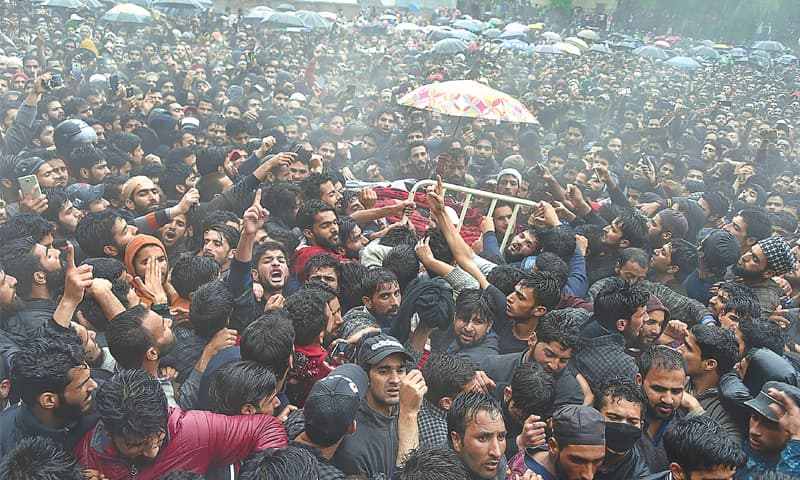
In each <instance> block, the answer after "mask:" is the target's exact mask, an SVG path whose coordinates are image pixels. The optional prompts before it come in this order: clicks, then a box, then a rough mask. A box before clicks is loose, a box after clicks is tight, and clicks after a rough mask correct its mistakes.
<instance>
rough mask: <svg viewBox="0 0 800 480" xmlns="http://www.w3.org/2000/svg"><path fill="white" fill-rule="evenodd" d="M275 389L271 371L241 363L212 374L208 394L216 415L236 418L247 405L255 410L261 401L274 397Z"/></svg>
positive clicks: (227, 366)
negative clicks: (214, 406)
mask: <svg viewBox="0 0 800 480" xmlns="http://www.w3.org/2000/svg"><path fill="white" fill-rule="evenodd" d="M277 385H278V380H277V378H276V377H275V372H273V371H272V369H270V368H269V367H266V366H264V365H261V364H260V363H258V362H253V361H247V360H242V361H239V362H231V363H228V364H227V365H224V366H222V367H220V368H219V369H218V370H217V371H215V372H214V374H213V375H212V377H211V382H210V384H209V386H208V393H209V396H210V397H211V398H213V399H214V402H215V404H216V406H217V409H216V412H217V413H222V414H225V415H239V414H240V413H241V409H242V407H243V406H245V405H247V404H250V405H253V406H254V407H258V404H259V402H261V401H262V400H263V399H264V398H265V397H267V396H269V395H272V394H273V393H275V389H276V388H277ZM259 413H263V412H259Z"/></svg>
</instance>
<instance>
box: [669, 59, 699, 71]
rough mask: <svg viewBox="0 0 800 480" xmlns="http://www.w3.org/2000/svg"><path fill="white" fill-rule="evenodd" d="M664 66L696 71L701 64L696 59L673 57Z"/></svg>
mask: <svg viewBox="0 0 800 480" xmlns="http://www.w3.org/2000/svg"><path fill="white" fill-rule="evenodd" d="M664 65H669V66H670V67H678V68H685V69H687V70H694V69H695V68H698V67H700V63H699V62H698V61H697V60H695V59H694V58H689V57H680V56H678V57H672V58H670V59H669V60H667V61H666V62H664Z"/></svg>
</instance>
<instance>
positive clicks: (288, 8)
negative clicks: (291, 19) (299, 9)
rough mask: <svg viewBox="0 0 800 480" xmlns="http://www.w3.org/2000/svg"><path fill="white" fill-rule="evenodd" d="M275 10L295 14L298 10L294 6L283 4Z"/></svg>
mask: <svg viewBox="0 0 800 480" xmlns="http://www.w3.org/2000/svg"><path fill="white" fill-rule="evenodd" d="M275 10H279V11H281V12H294V11H295V10H296V9H295V8H294V5H292V4H290V3H281V4H280V5H278V6H277V7H275Z"/></svg>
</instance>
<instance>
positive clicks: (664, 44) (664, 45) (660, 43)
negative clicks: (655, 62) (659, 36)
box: [653, 40, 672, 48]
mask: <svg viewBox="0 0 800 480" xmlns="http://www.w3.org/2000/svg"><path fill="white" fill-rule="evenodd" d="M653 45H655V46H656V47H658V48H672V47H671V46H670V44H669V43H667V42H666V41H664V40H659V41H657V42H656V43H654V44H653Z"/></svg>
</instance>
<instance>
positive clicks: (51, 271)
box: [0, 237, 65, 356]
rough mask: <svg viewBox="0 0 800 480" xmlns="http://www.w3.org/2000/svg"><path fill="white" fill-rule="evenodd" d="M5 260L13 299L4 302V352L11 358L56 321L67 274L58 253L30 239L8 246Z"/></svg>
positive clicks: (0, 339) (1, 336) (0, 302)
mask: <svg viewBox="0 0 800 480" xmlns="http://www.w3.org/2000/svg"><path fill="white" fill-rule="evenodd" d="M2 258H3V265H4V266H5V274H4V275H5V282H4V285H5V286H6V287H7V288H8V287H9V285H10V286H11V290H12V295H11V297H10V298H9V299H7V300H6V301H3V299H0V308H1V309H2V310H0V317H2V320H3V324H2V332H0V350H2V352H3V354H4V355H5V356H9V355H10V354H12V353H13V351H14V350H16V348H18V347H19V346H20V345H22V344H23V343H24V342H25V340H26V339H28V338H30V337H31V336H33V335H34V334H35V333H36V332H37V330H38V329H40V328H42V327H43V326H45V325H47V323H48V321H49V320H50V318H52V316H53V313H54V312H55V311H56V307H57V305H58V304H57V302H56V300H57V299H58V296H59V295H60V293H61V292H62V291H63V288H64V274H65V270H64V266H63V265H62V263H61V252H60V251H59V250H58V249H55V248H52V247H45V246H44V245H41V244H39V243H36V242H35V241H34V240H33V239H32V238H30V237H26V238H21V239H18V240H13V241H11V242H9V243H7V244H6V245H4V247H3V253H2ZM17 295H19V297H17ZM20 297H21V298H22V299H24V301H23V300H22V299H20Z"/></svg>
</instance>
